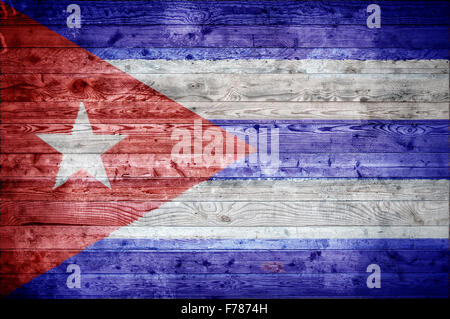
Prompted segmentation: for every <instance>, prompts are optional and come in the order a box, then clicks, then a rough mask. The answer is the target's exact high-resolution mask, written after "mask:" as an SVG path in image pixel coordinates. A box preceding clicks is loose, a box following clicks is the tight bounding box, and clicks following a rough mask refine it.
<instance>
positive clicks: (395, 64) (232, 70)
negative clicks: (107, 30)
mask: <svg viewBox="0 0 450 319" xmlns="http://www.w3.org/2000/svg"><path fill="white" fill-rule="evenodd" d="M19 50H20V49H19ZM47 50H50V49H47ZM14 62H16V61H14ZM107 62H108V63H111V64H112V65H114V66H115V67H117V68H119V69H121V70H122V71H125V72H127V73H128V74H135V73H136V74H448V73H449V61H446V60H411V61H394V60H379V61H378V60H362V61H358V60H328V59H320V60H318V59H305V60H276V59H256V60H238V61H236V60H218V61H204V60H163V59H159V60H134V59H125V60H107ZM17 63H24V62H23V61H22V62H20V61H17ZM42 63H46V61H42ZM47 63H48V62H47ZM38 66H39V65H38ZM39 69H40V68H39ZM39 69H38V70H36V71H37V72H33V68H32V69H31V70H29V71H28V72H30V73H45V69H42V70H43V71H42V72H39ZM66 72H67V71H66ZM5 73H7V72H5ZM73 73H78V72H73Z"/></svg>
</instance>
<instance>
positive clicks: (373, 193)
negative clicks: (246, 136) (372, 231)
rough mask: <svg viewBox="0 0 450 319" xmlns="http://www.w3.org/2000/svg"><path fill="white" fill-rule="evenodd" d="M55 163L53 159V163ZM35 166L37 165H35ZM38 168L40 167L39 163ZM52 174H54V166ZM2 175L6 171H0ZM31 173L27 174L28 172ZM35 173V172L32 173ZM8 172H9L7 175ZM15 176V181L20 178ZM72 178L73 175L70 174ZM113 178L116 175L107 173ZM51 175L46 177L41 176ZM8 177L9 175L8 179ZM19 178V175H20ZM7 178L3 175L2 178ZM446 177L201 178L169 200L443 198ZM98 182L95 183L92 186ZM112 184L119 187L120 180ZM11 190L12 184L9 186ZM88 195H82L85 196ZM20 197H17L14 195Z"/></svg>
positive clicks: (139, 194)
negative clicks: (116, 183) (402, 178)
mask: <svg viewBox="0 0 450 319" xmlns="http://www.w3.org/2000/svg"><path fill="white" fill-rule="evenodd" d="M54 165H55V166H57V163H56V162H55V164H54ZM38 167H39V166H38ZM39 168H40V167H39ZM54 171H55V176H56V170H54ZM2 174H3V175H6V173H4V172H2ZM30 175H31V174H30ZM36 175H38V174H36ZM10 176H11V175H10ZM12 176H15V178H16V179H17V181H20V180H21V178H20V177H19V176H17V175H12ZM74 178H76V177H74ZM111 178H112V179H116V178H117V176H114V175H113V176H111ZM46 179H50V180H52V179H54V178H53V177H46V178H43V179H41V181H42V182H45V181H46ZM145 179H147V180H149V179H153V181H152V183H153V185H154V187H155V188H163V187H165V186H164V185H165V179H164V178H161V179H156V178H154V177H153V178H152V177H150V176H148V177H142V178H140V179H138V178H136V179H133V180H129V181H128V183H127V180H124V181H122V185H123V189H122V190H125V189H126V188H127V187H128V188H131V186H132V185H134V187H133V192H131V194H130V195H129V196H127V195H126V193H127V192H124V194H123V195H122V196H119V195H118V194H116V196H118V197H117V200H124V199H126V200H128V201H132V200H133V199H134V200H136V201H140V200H155V199H157V198H158V196H159V195H158V193H155V194H152V193H149V192H146V193H145V192H144V189H142V190H140V187H139V186H140V185H145V183H144V182H142V181H140V180H145ZM9 180H10V181H12V180H13V179H12V178H11V179H9ZM22 180H23V178H22ZM7 181H8V179H7V178H6V177H5V176H4V177H3V182H4V183H6V182H7ZM449 183H450V182H449V181H448V180H446V179H440V180H438V179H437V180H414V179H404V180H400V179H394V180H392V179H301V178H298V179H278V180H271V179H214V180H208V181H204V182H202V183H200V184H197V185H195V186H194V187H192V188H190V189H188V190H186V191H185V192H184V193H182V194H180V195H179V196H177V197H176V198H174V199H173V201H175V202H177V201H185V202H196V201H205V199H208V200H209V201H211V202H220V201H244V202H258V201H261V200H264V201H266V202H271V201H274V202H277V201H281V202H291V201H298V200H303V201H310V200H311V201H316V200H317V201H321V200H323V201H335V200H337V201H347V200H354V201H371V200H374V201H390V200H404V201H433V200H435V201H436V200H437V201H446V200H448V199H449ZM166 185H167V186H166V187H172V188H174V189H176V188H177V179H173V181H172V182H171V184H168V182H167V181H166ZM178 185H179V186H181V185H182V180H181V179H178ZM95 186H98V187H95ZM91 187H92V188H93V191H94V189H95V188H101V187H102V186H101V185H100V184H98V185H92V186H91ZM116 187H119V188H120V184H119V185H117V186H116ZM11 190H13V188H11ZM73 191H75V189H71V188H70V187H69V188H67V189H66V190H64V188H61V189H60V190H55V192H61V193H66V194H69V193H71V192H73ZM87 199H88V198H86V200H87ZM18 200H20V198H19V199H18Z"/></svg>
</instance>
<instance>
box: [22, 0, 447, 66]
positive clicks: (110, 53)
mask: <svg viewBox="0 0 450 319" xmlns="http://www.w3.org/2000/svg"><path fill="white" fill-rule="evenodd" d="M44 3H45V5H40V4H36V3H34V4H33V3H32V4H30V3H27V2H21V3H20V5H17V7H18V8H19V9H20V10H22V11H23V12H25V13H26V14H28V15H29V16H31V17H32V18H34V19H36V20H37V21H38V22H41V23H43V24H44V25H47V26H48V27H49V28H51V29H52V30H54V31H56V32H58V33H59V34H61V35H63V36H65V37H66V38H68V39H69V40H71V41H73V42H75V43H76V44H78V45H80V46H82V47H84V48H86V49H88V50H90V51H91V52H92V53H94V54H96V55H98V56H100V57H101V58H103V59H121V58H122V59H123V58H128V59H129V58H144V59H153V58H165V59H225V58H226V59H230V58H234V59H248V58H256V59H258V58H275V59H286V58H289V59H295V58H320V59H324V58H329V59H344V58H347V59H348V58H355V59H370V58H371V59H394V60H397V59H423V58H427V59H431V58H437V59H447V58H448V56H449V52H448V49H449V47H450V45H449V28H448V23H445V21H444V20H439V21H438V22H437V24H433V25H420V24H412V25H384V26H383V27H382V28H380V29H369V28H367V26H366V21H365V19H364V17H360V18H358V19H356V20H355V21H359V20H361V21H359V23H357V24H339V23H338V22H339V21H340V20H339V19H337V20H336V17H335V15H336V14H335V13H333V11H336V10H337V9H335V10H329V8H327V5H328V4H324V3H318V4H317V5H318V6H319V7H320V8H322V9H321V10H325V9H324V8H327V9H326V10H328V11H324V12H328V15H330V17H331V18H330V19H331V20H330V19H328V21H327V19H325V20H322V18H320V19H319V18H318V19H319V20H320V21H325V22H323V23H324V24H325V25H320V24H306V25H296V24H295V23H294V24H292V25H290V24H289V23H288V22H289V21H291V20H292V16H293V14H292V13H291V14H290V15H288V14H286V15H285V18H284V19H285V21H278V20H277V21H274V22H277V25H276V26H274V25H257V24H252V23H251V22H252V20H251V19H250V20H248V21H249V22H248V23H250V25H242V24H239V23H237V24H235V23H236V22H233V24H230V25H226V24H223V23H220V24H206V25H205V24H199V22H198V21H195V23H194V24H193V23H192V21H181V22H180V21H179V22H178V23H175V24H158V23H161V22H160V21H162V20H164V21H170V20H171V18H173V17H172V16H175V17H178V16H180V15H186V10H184V9H179V11H180V12H178V11H177V8H176V7H175V8H172V7H171V9H170V10H169V11H167V10H168V8H167V6H168V4H163V5H161V6H158V5H156V7H157V8H159V9H156V10H160V14H159V15H158V14H157V13H155V16H156V18H155V19H154V21H155V22H154V23H156V24H154V23H151V21H149V22H146V24H145V25H128V24H126V23H125V22H124V21H125V19H116V20H114V18H112V20H113V21H114V23H113V24H111V20H108V19H107V17H105V15H108V17H109V14H110V12H111V11H113V12H123V10H122V7H120V10H119V7H113V8H112V9H111V10H109V9H108V10H107V9H105V8H103V9H98V10H96V9H95V4H91V3H82V4H81V5H82V7H83V8H84V9H83V19H84V20H85V21H88V23H87V24H83V26H82V28H81V29H69V28H67V26H66V16H67V13H62V12H63V9H64V6H61V3H59V2H57V3H58V5H57V7H55V9H54V10H55V11H56V12H59V16H58V17H56V18H55V19H49V18H47V17H49V16H51V15H49V14H48V11H49V8H48V7H49V6H50V4H49V3H46V2H44ZM180 3H181V2H180ZM183 4H184V5H185V3H181V4H180V8H182V7H183ZM238 4H239V6H241V4H242V3H240V2H238ZM224 5H225V6H226V7H227V8H228V9H226V11H230V10H231V11H232V10H234V11H235V10H236V6H237V4H235V5H234V6H233V9H230V8H229V6H228V5H226V4H224ZM333 5H336V6H337V8H340V6H338V5H337V4H336V3H333ZM361 5H362V4H360V5H359V6H361ZM390 5H393V4H386V6H387V7H389V6H390ZM441 5H442V6H444V7H443V8H441V10H437V9H436V8H437V7H434V6H432V5H427V4H425V3H422V4H420V5H418V6H417V7H415V8H414V6H413V8H412V9H411V10H410V11H407V12H406V13H405V15H406V18H405V20H408V21H410V20H411V19H412V21H414V19H415V17H418V16H420V15H421V14H422V12H425V13H426V14H428V13H429V16H430V17H431V16H433V14H432V13H434V14H436V12H446V11H447V8H448V6H447V5H444V4H441ZM51 6H53V3H52V4H51ZM90 6H94V7H90ZM117 6H123V4H122V3H118V4H117ZM202 6H203V7H208V6H212V8H213V7H214V5H212V4H211V2H209V3H208V2H205V3H204V4H203V5H202ZM252 6H253V5H252ZM308 6H311V8H312V10H314V9H315V7H314V6H315V5H314V2H310V4H309V5H308ZM363 6H364V5H363ZM393 6H395V7H396V8H398V6H397V4H396V5H393ZM362 9H364V8H360V7H359V8H353V7H352V8H351V9H348V10H352V12H353V11H356V12H360V11H361V10H362ZM189 10H190V9H189ZM189 10H188V16H189V17H191V16H194V15H193V14H192V12H191V11H189ZM193 10H194V9H193ZM210 10H212V9H210ZM259 10H262V11H264V10H266V11H267V10H268V14H269V15H271V14H272V15H274V16H276V14H275V11H277V10H278V9H277V8H273V10H274V12H271V10H272V9H270V8H265V7H264V4H263V2H260V3H259V4H254V7H253V9H251V10H249V11H251V12H253V13H254V14H257V13H258V12H259ZM343 10H344V9H343ZM436 10H437V11H436ZM50 11H52V10H50ZM130 11H131V10H130ZM400 11H402V10H400ZM193 12H194V13H195V10H194V11H193ZM214 12H215V11H214ZM312 12H315V11H312ZM337 12H338V13H337V15H338V16H342V17H346V16H347V13H346V11H345V10H344V11H343V12H342V13H339V10H338V11H337ZM363 12H364V10H363ZM383 12H384V11H383ZM402 12H403V11H402ZM427 12H428V13H427ZM390 13H391V14H392V15H393V16H392V17H393V19H394V17H397V18H398V13H396V12H395V10H387V11H386V12H385V13H384V15H388V16H389V14H390ZM419 13H420V14H419ZM324 14H325V13H324ZM365 14H366V13H364V15H365ZM90 15H91V16H90ZM408 15H411V17H409V16H408ZM383 17H384V16H383ZM105 19H106V20H105ZM151 19H152V18H151ZM244 19H248V17H245V15H244V17H243V18H242V21H243V20H244ZM383 19H384V18H383ZM137 20H138V21H140V19H137ZM194 20H195V18H194ZM341 20H342V19H341ZM89 21H92V22H91V23H93V24H89ZM96 21H109V23H106V22H105V24H101V23H100V24H94V23H96ZM152 21H153V20H152ZM332 21H333V23H331V22H332ZM337 21H338V22H337ZM200 22H202V21H200ZM439 23H444V24H443V25H439ZM43 45H44V46H45V43H43ZM136 48H139V49H137V50H136ZM356 48H358V49H356ZM105 49H106V50H105ZM111 49H112V50H111ZM343 49H344V50H343Z"/></svg>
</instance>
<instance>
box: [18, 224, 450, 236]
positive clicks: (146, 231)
mask: <svg viewBox="0 0 450 319" xmlns="http://www.w3.org/2000/svg"><path fill="white" fill-rule="evenodd" d="M19 227H20V226H19ZM109 238H136V239H137V238H144V239H151V238H153V239H156V238H158V239H176V238H178V239H180V238H181V239H208V238H215V239H237V238H240V239H258V238H259V239H274V238H276V239H289V238H305V239H306V238H309V239H320V238H448V226H345V227H339V226H337V227H334V226H307V227H227V226H215V227H202V228H198V227H181V226H180V227H171V226H167V227H165V226H158V227H134V226H129V227H121V228H120V229H118V230H116V231H114V232H113V233H111V235H110V236H109Z"/></svg>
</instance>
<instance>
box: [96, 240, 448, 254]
mask: <svg viewBox="0 0 450 319" xmlns="http://www.w3.org/2000/svg"><path fill="white" fill-rule="evenodd" d="M116 249H117V250H120V249H123V250H126V251H148V250H151V251H158V250H164V251H173V250H176V251H185V250H188V251H204V250H214V249H216V250H225V251H229V250H233V251H234V250H241V251H242V250H244V251H245V250H266V249H267V250H271V251H273V250H282V251H288V250H299V249H310V250H326V249H332V250H352V249H354V250H369V251H371V250H391V249H393V250H440V251H442V250H444V251H445V250H447V249H448V239H445V238H441V239H436V238H435V239H431V238H428V239H407V238H403V239H373V238H353V239H324V238H322V239H197V240H196V239H187V240H186V239H172V240H165V239H116V238H105V239H103V240H101V241H98V242H96V243H95V244H93V245H92V246H90V247H89V250H92V251H102V250H116Z"/></svg>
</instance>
